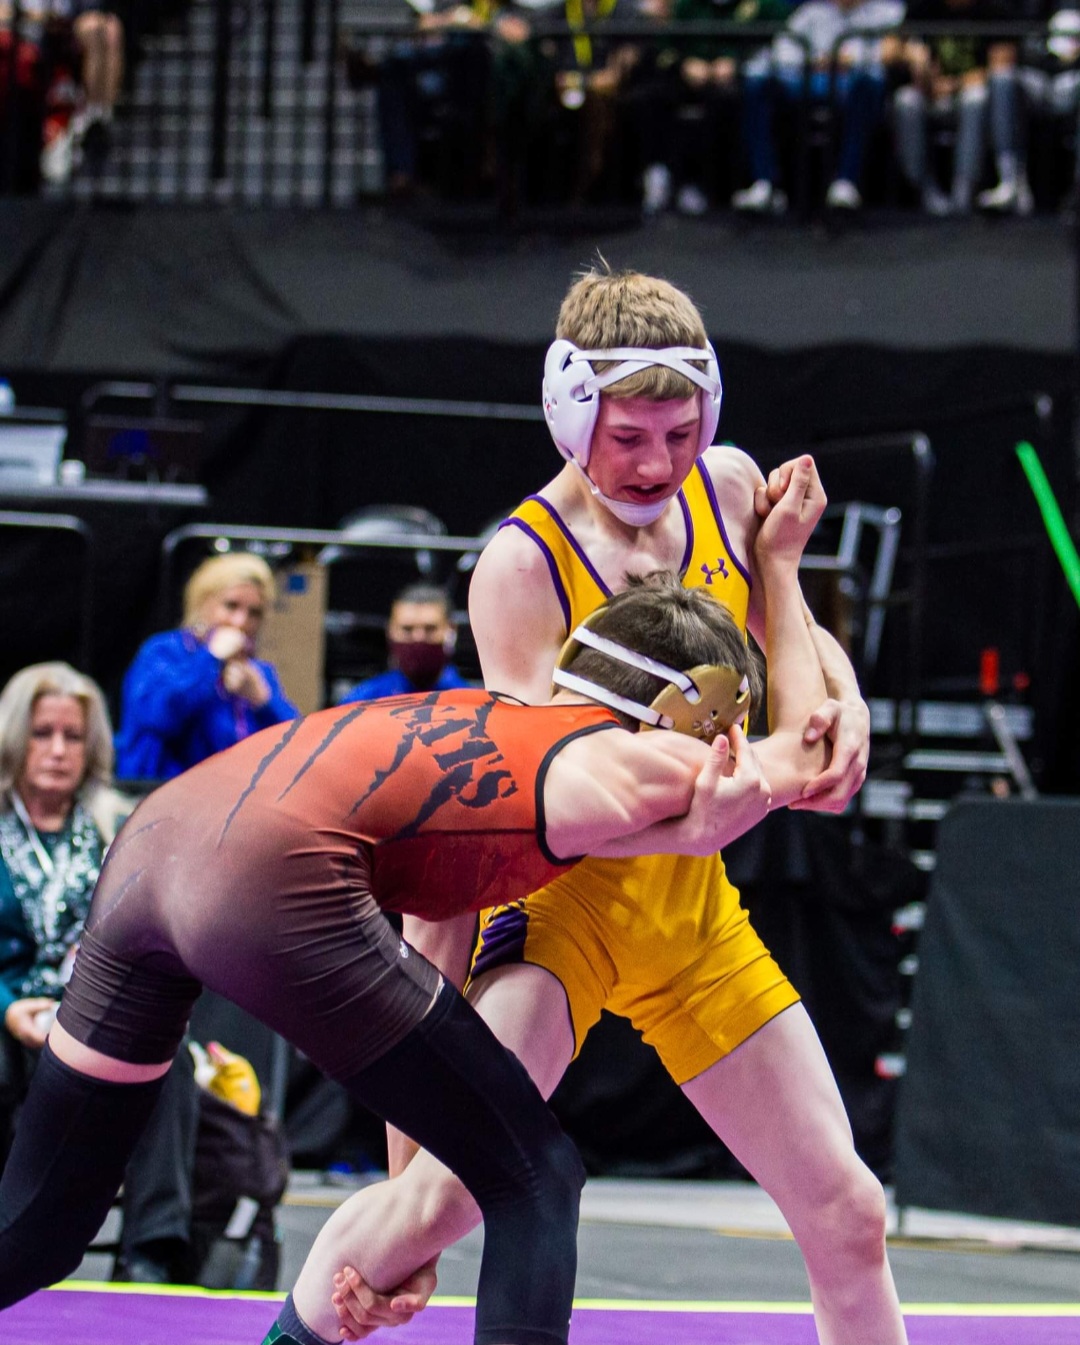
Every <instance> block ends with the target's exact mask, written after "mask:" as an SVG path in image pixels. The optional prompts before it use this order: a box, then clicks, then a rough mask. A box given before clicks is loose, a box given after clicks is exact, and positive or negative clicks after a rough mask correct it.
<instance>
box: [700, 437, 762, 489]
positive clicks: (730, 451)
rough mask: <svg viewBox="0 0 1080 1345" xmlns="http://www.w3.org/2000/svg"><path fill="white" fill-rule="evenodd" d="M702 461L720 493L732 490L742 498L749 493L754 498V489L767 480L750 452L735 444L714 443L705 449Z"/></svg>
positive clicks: (714, 486)
mask: <svg viewBox="0 0 1080 1345" xmlns="http://www.w3.org/2000/svg"><path fill="white" fill-rule="evenodd" d="M702 462H703V463H704V464H705V470H706V472H707V473H708V475H709V480H710V481H711V482H712V484H713V488H714V489H715V490H716V491H717V493H718V495H719V494H720V493H723V494H724V495H727V494H728V493H729V492H730V493H731V494H732V495H734V496H737V497H740V498H742V497H745V496H746V495H747V494H749V496H750V498H751V499H753V495H754V491H755V490H756V489H757V487H758V486H760V485H763V484H764V481H765V478H764V476H763V475H762V473H761V468H760V467H759V466H758V465H757V463H756V462H755V461H754V459H753V458H752V457H751V456H750V454H749V453H746V452H744V450H743V449H741V448H736V447H735V445H734V444H714V445H713V446H712V448H708V449H706V450H705V453H704V454H703V455H702Z"/></svg>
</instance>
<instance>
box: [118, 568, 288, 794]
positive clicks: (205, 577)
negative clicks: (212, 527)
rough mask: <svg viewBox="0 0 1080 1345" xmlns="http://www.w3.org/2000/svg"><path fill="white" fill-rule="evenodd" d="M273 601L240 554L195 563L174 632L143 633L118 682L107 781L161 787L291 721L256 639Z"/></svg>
mask: <svg viewBox="0 0 1080 1345" xmlns="http://www.w3.org/2000/svg"><path fill="white" fill-rule="evenodd" d="M273 598H274V577H273V575H272V573H271V571H270V567H269V565H267V563H266V562H265V561H264V560H263V559H262V558H261V557H260V556H255V555H251V554H250V553H249V552H243V551H241V552H230V553H229V554H227V555H223V556H214V557H212V558H211V559H209V560H206V561H204V562H203V563H202V564H201V565H200V566H199V567H198V569H197V570H196V571H195V573H194V574H193V575H192V576H191V578H190V579H189V580H188V582H187V585H186V587H185V589H184V619H183V625H182V626H181V627H180V629H179V630H172V631H165V632H163V633H162V634H160V635H152V636H151V637H150V639H149V640H147V641H146V642H145V644H143V645H142V647H141V648H140V649H139V651H138V653H137V654H136V655H135V658H134V660H133V661H132V664H131V667H130V668H129V669H128V671H127V674H126V676H125V677H124V685H123V690H122V693H121V704H120V729H119V732H118V734H117V737H116V773H117V776H118V777H119V778H120V779H122V780H168V779H171V778H172V777H173V776H174V775H179V774H180V773H181V771H185V770H187V769H188V767H189V766H194V765H195V764H196V763H197V762H199V761H202V760H203V759H204V758H206V757H209V756H212V755H213V754H214V753H215V752H220V751H221V750H222V749H223V748H226V747H231V746H232V745H233V743H237V742H239V741H240V740H241V739H242V738H246V737H247V736H248V735H249V734H251V733H255V732H257V731H258V730H259V729H265V728H269V727H270V725H272V724H280V723H281V722H282V721H283V720H285V719H293V718H295V717H296V715H297V713H298V712H297V709H296V706H295V705H293V704H292V702H291V701H290V700H289V699H288V698H287V697H286V695H285V693H284V691H283V690H282V687H281V683H280V681H279V680H278V675H277V673H276V672H275V671H274V669H273V667H272V666H271V665H270V664H269V663H267V662H265V661H264V660H262V659H258V658H256V657H255V641H256V638H257V636H258V633H259V628H260V626H261V625H262V622H263V617H264V616H265V613H266V609H267V606H268V605H269V603H271V602H272V601H273Z"/></svg>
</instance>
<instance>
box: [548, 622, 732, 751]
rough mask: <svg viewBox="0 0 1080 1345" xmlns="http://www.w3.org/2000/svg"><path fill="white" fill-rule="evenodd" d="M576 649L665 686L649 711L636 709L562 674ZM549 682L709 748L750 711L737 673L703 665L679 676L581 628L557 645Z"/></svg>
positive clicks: (631, 703) (641, 707)
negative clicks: (585, 648) (592, 652)
mask: <svg viewBox="0 0 1080 1345" xmlns="http://www.w3.org/2000/svg"><path fill="white" fill-rule="evenodd" d="M581 645H588V647H589V648H590V649H595V650H597V651H598V652H599V653H601V654H606V655H607V656H608V658H613V659H617V660H618V662H620V663H627V664H629V665H630V666H631V667H632V668H640V669H641V670H642V671H643V672H648V673H652V674H653V675H654V676H656V677H662V678H664V679H665V680H666V681H667V683H668V685H667V686H666V687H664V689H663V691H661V692H660V693H659V694H658V695H657V696H656V697H655V698H654V699H653V701H652V703H651V704H650V705H642V704H641V703H640V702H639V701H632V700H630V699H628V697H626V696H620V695H619V694H618V693H617V692H615V691H609V690H608V689H607V687H603V686H600V685H598V684H597V683H596V682H590V681H589V680H588V679H587V678H584V677H578V676H577V674H576V673H572V672H567V671H566V664H567V663H569V662H570V660H571V659H572V658H573V656H574V654H575V652H576V651H577V649H578V648H579V647H580V646H581ZM551 680H552V682H553V683H554V685H555V686H557V687H565V688H566V690H568V691H578V692H580V693H581V694H582V695H583V696H589V697H590V698H591V699H592V700H596V701H600V702H601V704H603V705H607V706H610V707H611V709H613V710H621V711H622V712H623V714H628V715H631V716H632V717H633V718H634V719H639V720H640V721H641V724H642V727H643V728H647V729H674V730H675V732H676V733H687V734H689V735H690V736H691V737H694V738H700V739H701V740H702V741H703V742H706V743H710V742H712V740H713V738H714V737H715V736H716V735H717V734H718V733H726V732H727V730H728V729H729V728H730V727H731V725H732V724H734V723H735V722H736V721H737V720H741V719H744V718H745V717H746V713H747V711H748V710H749V709H750V680H749V678H748V677H747V676H746V674H745V673H741V672H739V670H738V669H737V668H732V667H729V666H727V665H726V664H721V663H703V664H700V665H699V666H698V667H696V668H690V669H689V670H688V671H687V672H679V671H678V670H677V669H675V668H669V667H668V666H667V664H666V663H660V662H658V661H657V660H656V659H652V658H649V657H648V656H647V655H646V654H639V653H638V652H637V651H636V650H634V649H629V648H627V646H626V645H622V644H618V643H617V642H616V641H615V640H609V639H607V638H606V637H605V636H603V635H596V634H594V633H593V632H592V631H591V630H590V629H589V627H588V626H587V625H584V624H583V625H580V626H578V628H577V629H576V630H575V631H574V632H573V633H572V634H571V636H570V638H569V639H568V640H567V641H566V643H565V644H564V645H563V647H562V650H561V651H560V653H559V659H558V662H557V663H556V665H555V672H554V673H553V674H552V679H551Z"/></svg>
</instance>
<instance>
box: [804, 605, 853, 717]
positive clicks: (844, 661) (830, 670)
mask: <svg viewBox="0 0 1080 1345" xmlns="http://www.w3.org/2000/svg"><path fill="white" fill-rule="evenodd" d="M804 616H805V620H806V624H807V628H808V630H809V632H810V638H811V640H812V641H813V644H814V652H815V653H816V655H817V659H818V663H819V665H820V667H821V673H822V676H823V677H824V679H825V690H826V693H827V694H828V695H829V696H831V697H832V698H833V699H834V700H838V701H844V702H847V703H849V704H853V705H862V704H864V702H863V697H862V692H861V691H860V690H859V682H858V679H857V678H856V676H855V669H854V668H853V667H852V665H851V660H850V659H849V658H848V656H847V654H845V653H844V650H843V648H842V647H841V645H840V642H839V641H838V640H837V639H836V637H835V636H833V635H831V634H830V633H829V631H827V630H825V628H824V627H823V626H819V625H818V623H817V622H816V621H815V620H814V617H813V615H812V613H811V612H810V609H809V608H808V607H805V605H804Z"/></svg>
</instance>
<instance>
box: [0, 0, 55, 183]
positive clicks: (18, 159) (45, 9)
mask: <svg viewBox="0 0 1080 1345" xmlns="http://www.w3.org/2000/svg"><path fill="white" fill-rule="evenodd" d="M53 10H54V0H22V2H20V3H19V4H18V8H17V9H16V6H15V3H14V0H0V193H2V192H33V191H35V190H36V189H37V187H38V183H39V165H38V155H39V151H40V147H41V144H40V141H41V124H42V119H43V114H44V99H45V85H46V79H47V73H46V70H47V67H46V45H47V39H48V34H49V32H50V30H51V28H52V26H53V24H54V13H53Z"/></svg>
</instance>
